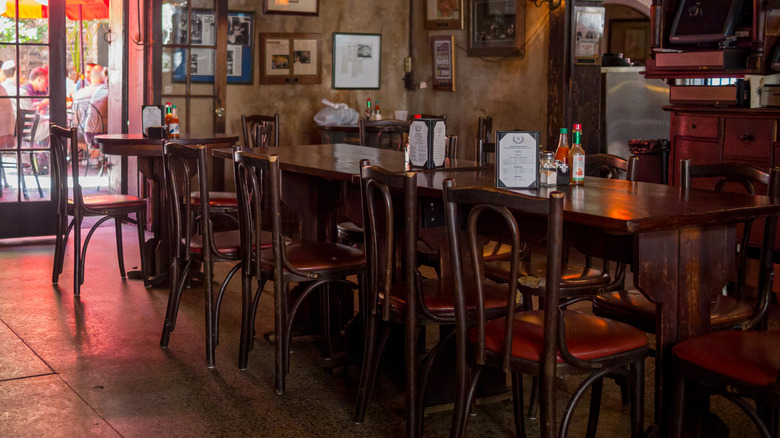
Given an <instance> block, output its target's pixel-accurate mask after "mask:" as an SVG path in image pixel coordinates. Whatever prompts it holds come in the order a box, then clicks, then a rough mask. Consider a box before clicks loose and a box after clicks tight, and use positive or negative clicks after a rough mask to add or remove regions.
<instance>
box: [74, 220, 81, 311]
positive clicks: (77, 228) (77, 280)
mask: <svg viewBox="0 0 780 438" xmlns="http://www.w3.org/2000/svg"><path fill="white" fill-rule="evenodd" d="M81 258H82V254H81V218H79V220H74V222H73V295H75V296H79V295H80V294H81V277H82V275H83V274H82V273H81V266H82V263H81Z"/></svg>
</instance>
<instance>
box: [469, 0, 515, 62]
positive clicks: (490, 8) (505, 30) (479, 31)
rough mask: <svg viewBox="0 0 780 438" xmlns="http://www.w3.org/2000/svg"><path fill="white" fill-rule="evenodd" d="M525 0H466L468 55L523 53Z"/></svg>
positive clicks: (512, 54)
mask: <svg viewBox="0 0 780 438" xmlns="http://www.w3.org/2000/svg"><path fill="white" fill-rule="evenodd" d="M525 4H526V2H525V1H524V0H469V12H470V13H471V16H470V19H469V41H468V50H467V53H468V56H525Z"/></svg>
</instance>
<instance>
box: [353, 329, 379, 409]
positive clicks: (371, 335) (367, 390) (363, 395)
mask: <svg viewBox="0 0 780 438" xmlns="http://www.w3.org/2000/svg"><path fill="white" fill-rule="evenodd" d="M378 328H379V315H370V316H369V319H368V326H367V327H366V338H365V342H364V347H363V367H362V368H361V370H360V383H359V385H358V395H357V401H356V403H355V416H354V417H353V421H354V422H355V423H362V422H363V420H365V418H366V409H367V408H368V403H369V401H371V400H370V399H371V393H372V392H373V391H372V388H373V385H374V382H375V380H376V369H377V368H378V367H377V364H378V363H379V358H380V357H381V349H380V348H378V346H377V339H376V337H377V330H378Z"/></svg>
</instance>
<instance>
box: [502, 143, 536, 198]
mask: <svg viewBox="0 0 780 438" xmlns="http://www.w3.org/2000/svg"><path fill="white" fill-rule="evenodd" d="M496 187H502V188H510V189H534V188H538V187H539V131H497V132H496Z"/></svg>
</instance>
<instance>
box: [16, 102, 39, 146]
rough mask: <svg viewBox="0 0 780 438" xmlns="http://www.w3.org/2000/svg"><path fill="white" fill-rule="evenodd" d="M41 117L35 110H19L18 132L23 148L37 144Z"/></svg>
mask: <svg viewBox="0 0 780 438" xmlns="http://www.w3.org/2000/svg"><path fill="white" fill-rule="evenodd" d="M40 119H41V116H40V115H39V114H38V112H37V111H35V110H26V109H19V117H18V118H17V119H16V123H17V125H16V132H17V133H19V136H20V137H21V144H22V147H32V146H33V143H35V134H36V133H37V131H38V122H39V121H40Z"/></svg>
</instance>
